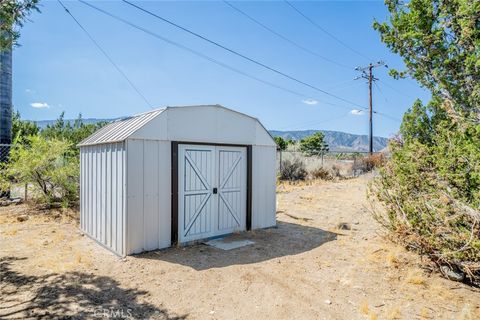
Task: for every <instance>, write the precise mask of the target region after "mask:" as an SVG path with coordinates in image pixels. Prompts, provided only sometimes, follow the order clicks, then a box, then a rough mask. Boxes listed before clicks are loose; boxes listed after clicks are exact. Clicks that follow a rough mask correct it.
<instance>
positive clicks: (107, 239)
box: [80, 142, 126, 255]
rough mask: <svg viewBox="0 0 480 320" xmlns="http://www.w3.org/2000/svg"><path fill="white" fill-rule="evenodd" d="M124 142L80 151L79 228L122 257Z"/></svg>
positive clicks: (123, 231) (123, 229) (123, 230)
mask: <svg viewBox="0 0 480 320" xmlns="http://www.w3.org/2000/svg"><path fill="white" fill-rule="evenodd" d="M125 157H126V154H125V146H124V143H123V142H121V143H113V144H106V145H96V146H86V147H82V148H81V149H80V185H81V190H80V192H81V197H80V227H81V229H82V230H83V231H84V232H85V233H86V234H88V235H89V236H90V237H92V238H94V239H95V240H97V241H98V242H100V243H101V244H103V245H104V246H105V247H107V248H109V249H111V250H112V251H114V252H116V253H118V254H120V255H125V254H126V250H125V244H124V242H125V241H124V240H125V239H124V234H125V219H126V212H125V205H124V202H125V196H124V195H125V191H126V190H125V188H126V180H125Z"/></svg>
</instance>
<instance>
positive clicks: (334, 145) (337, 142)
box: [33, 117, 388, 152]
mask: <svg viewBox="0 0 480 320" xmlns="http://www.w3.org/2000/svg"><path fill="white" fill-rule="evenodd" d="M122 118H124V117H119V118H112V119H98V118H85V119H82V121H83V122H84V123H87V124H89V123H97V122H100V121H107V122H110V121H115V120H118V119H122ZM55 121H56V120H37V121H33V122H35V123H36V124H37V126H39V127H40V128H41V129H43V128H45V127H47V126H48V125H52V124H54V123H55ZM64 121H65V122H70V123H71V124H73V123H74V121H75V119H65V120H64ZM318 131H321V132H323V133H324V134H325V142H326V143H327V144H328V145H329V147H330V150H331V151H340V152H342V151H343V152H355V151H359V152H365V151H368V136H367V135H358V134H353V133H348V132H343V131H333V130H313V129H312V130H293V131H281V130H269V132H270V134H271V135H272V136H274V137H282V138H284V139H287V140H288V139H293V140H297V141H299V140H301V139H303V138H305V137H308V136H311V135H312V134H314V133H316V132H318ZM387 144H388V139H387V138H384V137H373V149H374V151H381V150H383V149H385V148H386V147H387Z"/></svg>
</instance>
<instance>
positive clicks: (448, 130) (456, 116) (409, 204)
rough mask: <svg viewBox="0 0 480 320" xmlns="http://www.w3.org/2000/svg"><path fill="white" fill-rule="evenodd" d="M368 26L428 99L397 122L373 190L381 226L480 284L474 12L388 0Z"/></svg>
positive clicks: (468, 7) (435, 2) (426, 0)
mask: <svg viewBox="0 0 480 320" xmlns="http://www.w3.org/2000/svg"><path fill="white" fill-rule="evenodd" d="M385 3H386V5H387V9H388V11H389V13H390V17H389V19H388V21H387V22H383V23H379V22H375V23H374V28H375V29H376V30H378V31H379V32H380V36H381V39H382V41H383V42H384V43H386V45H387V46H388V47H389V48H390V49H391V51H393V52H394V53H398V54H399V55H401V57H402V58H403V62H404V65H405V66H406V70H400V71H397V70H391V71H390V73H391V74H392V75H393V76H394V77H397V78H400V77H405V76H411V77H412V78H414V79H415V80H417V81H418V82H419V83H420V84H421V85H422V86H423V87H424V88H426V89H428V90H429V91H430V92H431V95H432V100H431V101H430V102H429V103H428V104H427V105H425V106H424V105H422V103H421V102H420V101H416V102H415V103H414V105H413V106H412V108H411V109H410V110H409V112H407V113H406V114H405V116H404V118H403V122H402V125H401V128H400V136H399V138H398V139H397V140H394V141H392V142H391V143H390V150H391V153H392V154H391V158H390V159H389V160H388V161H387V163H386V164H385V166H384V168H383V169H382V170H381V174H380V177H378V179H376V180H375V181H374V183H373V184H372V186H371V191H372V192H373V194H374V195H375V196H376V197H377V198H378V199H379V200H380V201H381V202H382V203H383V205H384V206H385V209H386V210H385V211H377V215H376V217H377V219H378V220H379V221H381V222H382V223H383V224H384V226H385V227H387V228H388V229H389V230H391V231H392V232H393V237H394V238H395V239H398V240H401V241H402V242H403V243H405V244H406V245H407V247H408V248H411V249H414V250H416V251H418V252H420V253H423V254H426V255H428V256H429V257H430V258H431V259H432V260H433V261H434V262H436V263H437V264H438V265H439V266H440V268H439V270H440V271H442V272H444V274H448V273H446V272H445V271H444V270H445V269H448V268H450V269H453V270H455V271H459V272H461V273H462V274H463V276H462V277H459V279H461V278H466V279H468V280H469V281H470V282H473V283H476V284H477V285H480V72H479V70H480V69H479V66H480V63H479V61H480V55H479V52H480V51H479V49H480V29H479V28H478V25H479V16H478V12H479V10H480V3H479V2H478V1H471V0H452V1H442V0H411V1H397V0H386V1H385Z"/></svg>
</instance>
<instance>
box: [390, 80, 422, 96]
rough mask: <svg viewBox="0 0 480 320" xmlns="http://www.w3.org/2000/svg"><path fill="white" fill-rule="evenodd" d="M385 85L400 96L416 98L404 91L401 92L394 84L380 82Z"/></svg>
mask: <svg viewBox="0 0 480 320" xmlns="http://www.w3.org/2000/svg"><path fill="white" fill-rule="evenodd" d="M382 83H383V84H384V85H385V86H387V87H389V88H390V89H391V90H393V91H395V92H396V93H397V94H399V95H401V96H404V97H409V98H412V99H418V98H416V97H414V96H412V95H410V94H406V93H405V92H402V91H400V90H398V89H397V88H395V87H394V86H392V85H390V84H388V83H387V82H382Z"/></svg>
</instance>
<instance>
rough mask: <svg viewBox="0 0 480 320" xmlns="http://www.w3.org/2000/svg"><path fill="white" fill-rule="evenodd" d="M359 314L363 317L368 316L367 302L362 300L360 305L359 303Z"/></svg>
mask: <svg viewBox="0 0 480 320" xmlns="http://www.w3.org/2000/svg"><path fill="white" fill-rule="evenodd" d="M360 313H362V314H364V315H368V314H369V313H370V307H369V306H368V301H367V300H363V301H362V303H360Z"/></svg>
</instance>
